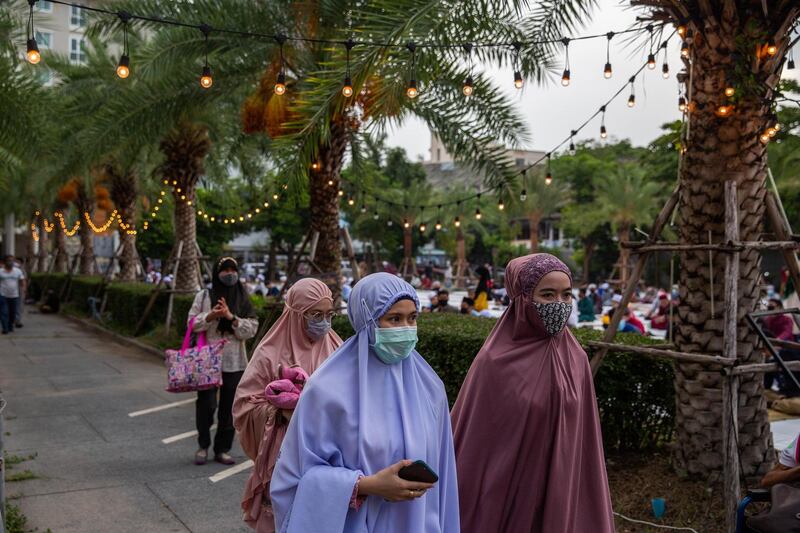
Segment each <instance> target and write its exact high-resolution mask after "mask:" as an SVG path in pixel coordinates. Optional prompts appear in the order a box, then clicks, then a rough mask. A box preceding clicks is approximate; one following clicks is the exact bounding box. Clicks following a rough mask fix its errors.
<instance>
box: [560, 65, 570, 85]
mask: <svg viewBox="0 0 800 533" xmlns="http://www.w3.org/2000/svg"><path fill="white" fill-rule="evenodd" d="M569 79H570V76H569V69H564V74H562V75H561V85H563V86H564V87H567V86H568V85H569Z"/></svg>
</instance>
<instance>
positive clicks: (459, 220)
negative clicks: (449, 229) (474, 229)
mask: <svg viewBox="0 0 800 533" xmlns="http://www.w3.org/2000/svg"><path fill="white" fill-rule="evenodd" d="M453 224H454V225H455V227H457V228H460V227H461V219H460V218H458V217H456V219H455V220H454V221H453Z"/></svg>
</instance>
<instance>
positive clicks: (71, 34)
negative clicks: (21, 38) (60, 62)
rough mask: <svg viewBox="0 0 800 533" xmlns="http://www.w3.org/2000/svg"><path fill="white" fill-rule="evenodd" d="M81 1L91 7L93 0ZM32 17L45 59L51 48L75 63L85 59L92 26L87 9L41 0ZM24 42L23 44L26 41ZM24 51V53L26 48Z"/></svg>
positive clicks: (37, 40) (35, 34) (37, 39)
mask: <svg viewBox="0 0 800 533" xmlns="http://www.w3.org/2000/svg"><path fill="white" fill-rule="evenodd" d="M82 3H83V4H85V5H87V6H91V5H92V3H93V2H91V1H88V0H83V1H82ZM20 4H22V3H21V2H20ZM21 8H22V7H21ZM33 16H34V37H35V38H36V43H37V44H38V45H39V51H40V52H41V53H42V55H43V56H44V57H45V58H46V55H47V53H48V51H51V52H55V53H58V54H62V55H65V56H67V57H68V58H69V60H70V61H72V62H74V63H84V62H85V61H86V47H87V45H88V44H87V42H86V36H85V33H86V29H87V27H88V25H89V12H88V11H87V10H85V9H82V8H80V7H74V6H65V5H61V4H55V3H53V2H49V1H47V0H39V1H38V2H36V6H35V8H34V15H33ZM21 44H22V45H23V46H24V43H21ZM22 51H23V52H24V48H22ZM45 61H46V59H45Z"/></svg>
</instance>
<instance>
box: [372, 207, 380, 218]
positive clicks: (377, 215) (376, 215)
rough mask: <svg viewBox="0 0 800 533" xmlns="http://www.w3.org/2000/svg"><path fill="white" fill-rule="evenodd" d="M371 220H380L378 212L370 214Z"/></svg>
mask: <svg viewBox="0 0 800 533" xmlns="http://www.w3.org/2000/svg"><path fill="white" fill-rule="evenodd" d="M372 218H373V220H378V218H380V215H379V214H378V210H377V209H376V210H375V212H374V213H373V214H372Z"/></svg>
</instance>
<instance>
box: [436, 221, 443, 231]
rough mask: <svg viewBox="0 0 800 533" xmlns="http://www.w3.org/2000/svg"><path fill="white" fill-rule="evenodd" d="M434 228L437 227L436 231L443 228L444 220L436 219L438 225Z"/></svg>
mask: <svg viewBox="0 0 800 533" xmlns="http://www.w3.org/2000/svg"><path fill="white" fill-rule="evenodd" d="M434 228H436V231H439V230H441V229H442V222H441V221H440V220H437V221H436V225H435V226H434Z"/></svg>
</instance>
